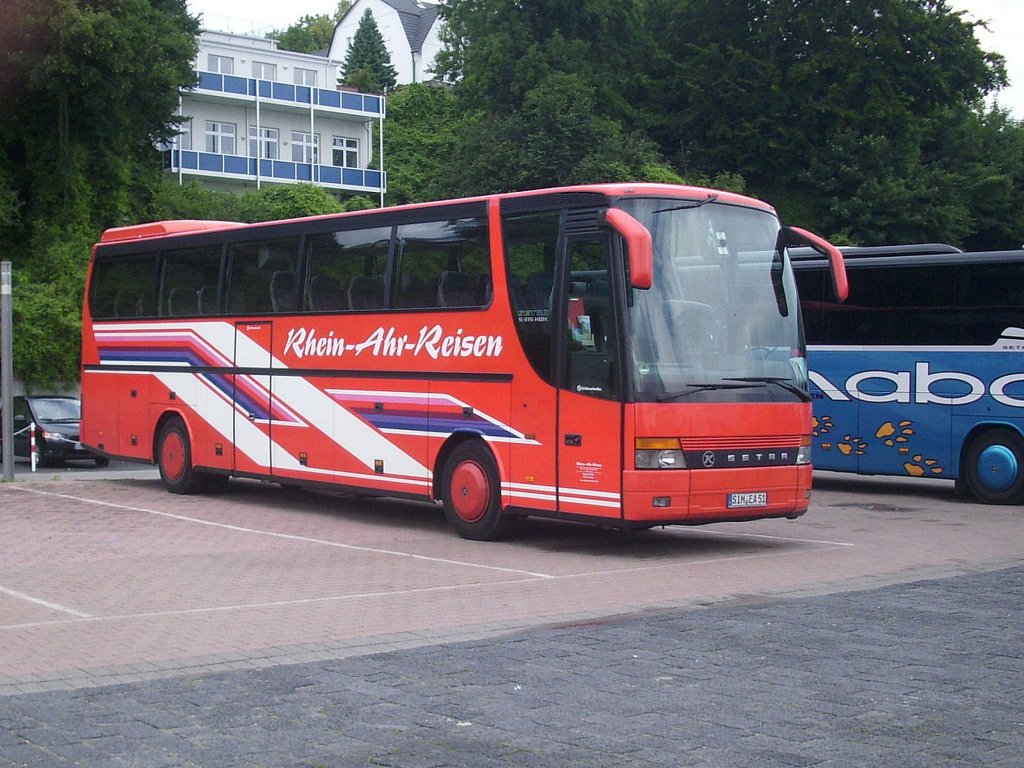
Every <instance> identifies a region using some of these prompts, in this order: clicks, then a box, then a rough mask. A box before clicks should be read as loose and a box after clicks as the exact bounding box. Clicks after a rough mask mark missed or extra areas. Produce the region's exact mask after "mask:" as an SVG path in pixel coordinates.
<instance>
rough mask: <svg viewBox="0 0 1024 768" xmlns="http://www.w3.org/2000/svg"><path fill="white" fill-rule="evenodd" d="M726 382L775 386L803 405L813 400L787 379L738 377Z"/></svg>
mask: <svg viewBox="0 0 1024 768" xmlns="http://www.w3.org/2000/svg"><path fill="white" fill-rule="evenodd" d="M726 381H751V382H758V383H760V384H775V385H777V386H780V387H782V388H783V389H784V390H786V391H787V392H792V393H793V394H794V395H796V396H797V397H799V398H800V399H801V400H803V401H804V402H805V403H809V402H810V401H811V400H813V399H814V398H812V397H811V393H810V392H808V391H807V390H806V389H801V388H800V387H798V386H797V385H796V384H794V383H793V382H791V381H790V380H789V379H783V378H781V377H779V376H740V377H735V378H733V377H729V378H727V379H726Z"/></svg>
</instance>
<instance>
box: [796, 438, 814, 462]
mask: <svg viewBox="0 0 1024 768" xmlns="http://www.w3.org/2000/svg"><path fill="white" fill-rule="evenodd" d="M796 463H797V464H798V465H800V464H810V463H811V438H810V437H802V438H800V448H799V449H798V450H797V452H796Z"/></svg>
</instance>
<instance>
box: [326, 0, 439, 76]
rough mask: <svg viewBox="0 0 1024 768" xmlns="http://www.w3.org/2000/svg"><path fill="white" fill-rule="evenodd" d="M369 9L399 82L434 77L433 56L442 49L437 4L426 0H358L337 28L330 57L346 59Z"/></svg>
mask: <svg viewBox="0 0 1024 768" xmlns="http://www.w3.org/2000/svg"><path fill="white" fill-rule="evenodd" d="M367 10H369V11H370V12H371V13H372V14H373V20H374V21H375V22H377V28H378V29H379V30H380V33H381V36H382V37H383V38H384V46H385V47H386V48H387V49H388V53H389V54H390V55H391V64H392V66H393V67H394V68H395V70H397V72H398V84H399V85H405V84H406V83H422V82H426V81H428V80H433V79H434V72H433V69H432V67H433V64H434V57H436V56H437V54H438V52H439V51H440V50H441V40H440V37H439V36H438V32H439V31H440V28H441V19H440V18H438V15H437V5H436V3H434V2H426V1H425V0H356V1H355V2H354V3H353V4H352V7H351V8H349V10H348V12H347V13H346V14H345V15H344V16H343V17H342V19H341V22H340V23H339V24H338V26H337V28H336V29H335V30H334V38H333V39H332V40H331V48H330V51H329V52H328V58H330V59H334V60H335V61H338V62H343V61H344V60H345V56H346V55H347V54H348V48H349V45H351V44H352V38H353V37H354V36H355V34H356V29H357V28H358V27H359V22H360V21H361V20H362V18H363V15H364V14H365V13H366V11H367Z"/></svg>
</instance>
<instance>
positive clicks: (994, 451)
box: [963, 428, 1024, 504]
mask: <svg viewBox="0 0 1024 768" xmlns="http://www.w3.org/2000/svg"><path fill="white" fill-rule="evenodd" d="M963 477H964V482H965V483H966V485H967V489H968V490H969V491H970V492H971V495H972V496H974V498H976V499H977V500H978V501H981V502H983V503H985V504H1020V503H1021V502H1024V440H1022V439H1021V436H1020V435H1019V434H1017V433H1016V432H1014V431H1013V430H1011V429H1005V428H999V429H990V430H988V431H987V432H984V433H982V434H980V435H978V436H977V437H976V438H974V440H973V441H972V442H971V444H970V445H969V446H968V448H967V452H966V453H965V454H964V471H963Z"/></svg>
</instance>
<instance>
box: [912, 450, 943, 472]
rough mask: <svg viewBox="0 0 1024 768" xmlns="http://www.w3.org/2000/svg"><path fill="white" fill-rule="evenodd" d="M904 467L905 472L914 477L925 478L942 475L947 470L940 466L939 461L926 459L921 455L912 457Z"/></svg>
mask: <svg viewBox="0 0 1024 768" xmlns="http://www.w3.org/2000/svg"><path fill="white" fill-rule="evenodd" d="M912 459H913V460H912V461H908V462H906V463H905V464H904V465H903V470H904V471H905V472H906V473H907V474H908V475H911V476H912V477H924V476H925V475H941V474H942V473H943V472H944V471H945V470H944V469H943V468H942V467H940V466H938V463H939V462H938V460H936V459H926V458H924V456H922V455H921V454H920V453H918V454H916V455H915V456H913V457H912Z"/></svg>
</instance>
